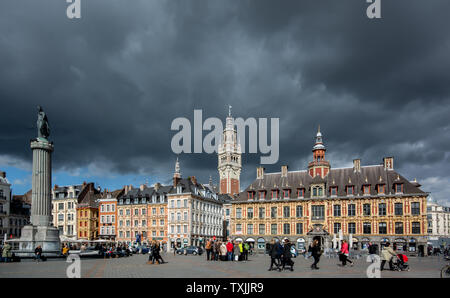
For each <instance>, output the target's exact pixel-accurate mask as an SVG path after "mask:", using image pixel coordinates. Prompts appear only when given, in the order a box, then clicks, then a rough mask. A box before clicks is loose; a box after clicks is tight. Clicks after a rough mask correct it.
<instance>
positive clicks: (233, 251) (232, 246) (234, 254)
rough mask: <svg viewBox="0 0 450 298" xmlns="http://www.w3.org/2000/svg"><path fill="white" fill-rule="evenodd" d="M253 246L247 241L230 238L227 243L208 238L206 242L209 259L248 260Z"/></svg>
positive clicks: (207, 258) (207, 257)
mask: <svg viewBox="0 0 450 298" xmlns="http://www.w3.org/2000/svg"><path fill="white" fill-rule="evenodd" d="M250 249H251V247H250V245H249V244H248V243H247V242H244V243H243V242H242V241H234V242H231V240H228V241H227V243H225V242H222V241H219V240H215V239H208V240H207V241H206V244H205V250H206V260H207V261H218V260H221V261H243V262H246V261H248V255H249V251H250Z"/></svg>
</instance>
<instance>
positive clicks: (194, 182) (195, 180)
mask: <svg viewBox="0 0 450 298" xmlns="http://www.w3.org/2000/svg"><path fill="white" fill-rule="evenodd" d="M191 181H192V183H193V184H194V185H197V178H195V176H192V177H191Z"/></svg>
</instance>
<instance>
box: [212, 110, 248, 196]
mask: <svg viewBox="0 0 450 298" xmlns="http://www.w3.org/2000/svg"><path fill="white" fill-rule="evenodd" d="M218 159H219V161H218V167H217V169H218V170H219V175H220V191H219V192H220V193H221V194H225V193H226V194H230V195H234V194H238V193H239V189H240V176H241V168H242V165H241V145H240V144H239V142H238V139H237V131H236V129H235V128H234V119H233V117H231V106H229V110H228V117H227V119H226V125H225V129H224V131H223V134H222V141H221V142H220V144H219V148H218Z"/></svg>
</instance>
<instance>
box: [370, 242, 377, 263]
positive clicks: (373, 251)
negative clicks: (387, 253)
mask: <svg viewBox="0 0 450 298" xmlns="http://www.w3.org/2000/svg"><path fill="white" fill-rule="evenodd" d="M376 253H377V247H376V246H375V245H374V244H373V243H372V242H369V258H370V260H371V261H372V263H373V262H375V255H376Z"/></svg>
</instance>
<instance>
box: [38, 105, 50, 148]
mask: <svg viewBox="0 0 450 298" xmlns="http://www.w3.org/2000/svg"><path fill="white" fill-rule="evenodd" d="M37 129H38V139H45V140H47V138H48V137H49V136H50V126H49V124H48V118H47V115H46V114H45V112H44V110H43V109H42V107H41V106H38V120H37Z"/></svg>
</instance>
